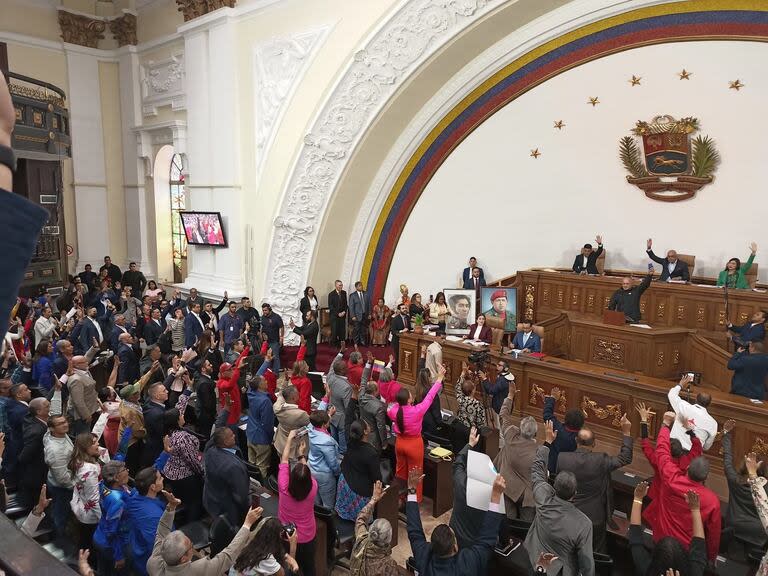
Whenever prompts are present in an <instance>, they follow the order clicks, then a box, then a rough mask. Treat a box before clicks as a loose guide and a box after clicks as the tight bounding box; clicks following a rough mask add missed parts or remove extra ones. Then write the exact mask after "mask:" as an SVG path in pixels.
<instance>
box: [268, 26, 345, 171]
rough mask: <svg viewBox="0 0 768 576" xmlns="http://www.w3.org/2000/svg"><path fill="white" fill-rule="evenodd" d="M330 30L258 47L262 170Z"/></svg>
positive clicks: (313, 31) (315, 31)
mask: <svg viewBox="0 0 768 576" xmlns="http://www.w3.org/2000/svg"><path fill="white" fill-rule="evenodd" d="M330 29H331V26H323V27H322V28H318V29H316V30H310V31H308V32H302V33H299V34H295V35H293V36H287V37H281V38H272V39H270V40H267V41H265V42H261V43H259V44H256V45H255V46H254V48H253V56H254V58H253V60H254V62H253V64H254V74H253V76H254V94H255V96H256V104H255V108H256V109H255V116H256V155H257V157H256V166H257V167H258V168H261V167H262V165H263V163H264V159H265V157H266V155H267V154H266V153H267V151H268V150H269V148H270V147H271V144H272V140H273V139H274V134H275V132H276V131H277V127H278V126H279V125H280V121H281V119H282V116H283V114H284V112H285V109H286V107H287V105H288V102H290V100H291V98H292V97H293V93H294V91H295V90H296V87H297V86H298V84H299V83H300V80H301V77H303V76H304V73H305V72H306V70H307V68H308V67H309V64H310V62H311V61H312V59H313V58H314V56H315V53H316V52H317V50H318V48H319V47H320V46H321V45H322V44H323V42H325V39H326V37H327V36H328V32H329V31H330ZM259 173H261V170H259Z"/></svg>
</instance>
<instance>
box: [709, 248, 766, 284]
mask: <svg viewBox="0 0 768 576" xmlns="http://www.w3.org/2000/svg"><path fill="white" fill-rule="evenodd" d="M749 249H750V250H751V251H752V253H751V254H750V255H749V258H748V259H747V261H746V262H745V263H744V266H742V265H741V260H739V259H738V258H731V259H730V260H728V263H727V264H726V265H725V270H723V271H722V272H720V275H719V276H718V277H717V285H718V286H725V285H726V284H727V285H728V288H747V289H748V288H749V287H750V286H749V283H748V282H747V279H746V278H745V277H744V275H745V274H746V273H747V272H748V271H749V269H750V268H751V266H752V261H753V260H754V259H755V253H756V252H757V244H755V243H754V242H752V243H751V244H750V245H749Z"/></svg>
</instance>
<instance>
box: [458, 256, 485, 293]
mask: <svg viewBox="0 0 768 576" xmlns="http://www.w3.org/2000/svg"><path fill="white" fill-rule="evenodd" d="M477 267H478V266H477V258H475V257H474V256H472V257H471V258H470V259H469V266H468V267H467V268H464V271H463V272H462V273H461V284H462V286H463V285H464V284H466V283H467V281H468V280H469V279H470V278H472V270H474V269H475V268H477ZM478 270H480V278H482V279H483V280H485V273H484V272H483V269H482V268H478Z"/></svg>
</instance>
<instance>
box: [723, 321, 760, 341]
mask: <svg viewBox="0 0 768 576" xmlns="http://www.w3.org/2000/svg"><path fill="white" fill-rule="evenodd" d="M728 330H730V331H731V332H735V333H736V334H738V336H736V337H735V338H734V339H738V340H739V341H741V342H743V343H745V344H746V343H748V342H762V341H763V340H765V324H755V325H754V326H752V322H747V323H746V324H743V325H742V326H731V327H730V328H728Z"/></svg>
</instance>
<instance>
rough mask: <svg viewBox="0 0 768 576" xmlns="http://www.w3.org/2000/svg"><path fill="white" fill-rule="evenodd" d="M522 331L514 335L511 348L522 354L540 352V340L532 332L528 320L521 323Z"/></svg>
mask: <svg viewBox="0 0 768 576" xmlns="http://www.w3.org/2000/svg"><path fill="white" fill-rule="evenodd" d="M522 325H523V329H522V331H520V332H516V333H515V337H514V338H513V339H512V348H513V349H515V350H522V351H523V352H526V353H528V352H541V338H539V335H538V334H536V332H534V331H533V323H532V322H531V321H530V320H523V321H522Z"/></svg>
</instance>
